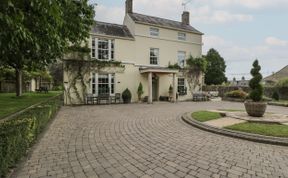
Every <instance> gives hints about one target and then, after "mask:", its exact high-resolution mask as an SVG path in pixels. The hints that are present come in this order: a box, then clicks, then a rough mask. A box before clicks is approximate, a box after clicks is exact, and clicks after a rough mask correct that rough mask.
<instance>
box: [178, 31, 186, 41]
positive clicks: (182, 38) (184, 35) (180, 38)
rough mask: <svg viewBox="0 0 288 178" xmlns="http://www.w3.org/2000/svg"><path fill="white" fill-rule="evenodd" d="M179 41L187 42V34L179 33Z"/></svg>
mask: <svg viewBox="0 0 288 178" xmlns="http://www.w3.org/2000/svg"><path fill="white" fill-rule="evenodd" d="M178 40H186V33H181V32H179V33H178Z"/></svg>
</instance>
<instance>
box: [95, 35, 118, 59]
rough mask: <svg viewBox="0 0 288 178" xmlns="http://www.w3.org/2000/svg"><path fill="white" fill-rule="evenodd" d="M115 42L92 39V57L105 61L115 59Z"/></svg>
mask: <svg viewBox="0 0 288 178" xmlns="http://www.w3.org/2000/svg"><path fill="white" fill-rule="evenodd" d="M114 47H115V45H114V40H111V39H105V38H92V48H91V55H92V58H96V59H99V60H103V61H109V60H113V59H114Z"/></svg>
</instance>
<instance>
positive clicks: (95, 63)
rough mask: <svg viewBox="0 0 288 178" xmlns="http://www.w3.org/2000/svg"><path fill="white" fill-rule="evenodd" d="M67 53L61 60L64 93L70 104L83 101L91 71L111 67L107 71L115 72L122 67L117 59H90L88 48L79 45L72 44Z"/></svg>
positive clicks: (97, 71) (99, 70)
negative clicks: (63, 74)
mask: <svg viewBox="0 0 288 178" xmlns="http://www.w3.org/2000/svg"><path fill="white" fill-rule="evenodd" d="M67 53H68V55H67V57H66V59H64V60H63V68H64V73H65V76H66V77H65V79H64V85H66V86H65V87H64V88H65V93H66V98H67V100H68V101H66V102H67V103H70V104H72V105H73V104H80V103H84V102H85V101H84V100H85V95H86V94H87V93H88V86H89V85H90V82H91V75H90V74H91V72H94V73H99V72H103V71H105V70H107V69H108V68H111V70H110V71H109V72H111V73H116V72H117V71H119V70H118V69H119V68H120V70H123V69H124V66H123V65H122V63H121V62H119V61H99V60H95V59H91V57H90V49H89V48H88V47H87V46H85V47H80V46H72V47H70V48H69V51H67Z"/></svg>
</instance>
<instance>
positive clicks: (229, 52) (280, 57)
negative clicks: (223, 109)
mask: <svg viewBox="0 0 288 178" xmlns="http://www.w3.org/2000/svg"><path fill="white" fill-rule="evenodd" d="M266 39H270V40H271V39H272V40H271V41H272V44H274V45H275V44H277V43H278V42H279V41H280V42H281V41H282V42H283V40H279V39H277V38H276V39H277V40H275V38H271V37H268V38H266ZM271 41H270V42H271ZM203 42H204V47H203V53H204V54H206V52H207V51H208V50H209V49H210V48H215V49H216V50H218V51H219V53H220V54H221V55H222V56H223V57H224V59H225V60H226V64H227V70H226V71H227V72H226V74H227V76H228V77H229V78H230V79H231V78H233V77H236V78H241V77H242V76H245V77H246V78H249V77H250V74H249V70H250V68H251V64H252V62H253V60H255V59H256V58H257V59H259V61H260V64H261V65H262V74H263V75H264V76H267V75H270V74H271V73H272V72H275V71H277V70H279V69H280V68H282V67H283V66H285V65H287V64H288V50H287V48H286V47H280V48H279V47H277V48H275V46H271V44H267V43H266V40H265V43H263V44H258V45H254V46H241V45H238V44H235V43H234V42H232V41H228V40H225V39H224V38H222V37H220V36H215V35H212V36H209V35H205V36H204V38H203ZM276 42H277V43H276ZM286 45H287V42H286Z"/></svg>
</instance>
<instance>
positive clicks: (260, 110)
mask: <svg viewBox="0 0 288 178" xmlns="http://www.w3.org/2000/svg"><path fill="white" fill-rule="evenodd" d="M244 105H245V109H246V112H247V114H248V115H249V116H252V117H262V116H263V115H264V114H265V111H266V108H267V103H266V102H253V101H245V103H244Z"/></svg>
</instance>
